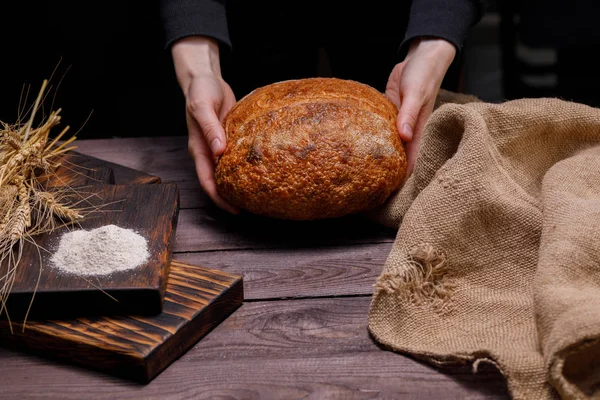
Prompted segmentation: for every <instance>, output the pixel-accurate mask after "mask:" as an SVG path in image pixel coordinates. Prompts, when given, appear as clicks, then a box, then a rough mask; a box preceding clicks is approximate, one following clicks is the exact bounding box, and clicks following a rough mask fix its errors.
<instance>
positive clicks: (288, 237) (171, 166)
mask: <svg viewBox="0 0 600 400" xmlns="http://www.w3.org/2000/svg"><path fill="white" fill-rule="evenodd" d="M77 144H78V146H79V148H78V151H79V152H81V153H83V154H88V155H90V156H93V157H98V158H100V159H104V160H107V161H110V162H113V163H116V164H120V165H123V166H126V167H129V168H134V169H137V170H140V171H143V172H146V173H149V174H152V175H156V176H158V177H160V178H161V180H162V182H174V183H177V185H178V187H179V189H180V200H181V208H182V209H181V211H180V214H179V222H178V229H177V236H176V240H175V247H174V257H175V258H176V259H178V260H181V261H185V262H189V263H192V264H197V265H203V266H206V267H209V268H215V269H219V270H222V271H225V272H230V273H236V274H241V275H243V277H244V293H245V295H244V298H245V302H244V304H243V305H242V307H241V308H239V309H238V310H237V311H236V312H234V313H233V314H232V315H231V316H230V317H229V318H227V319H226V320H225V321H224V322H223V323H221V324H220V325H219V326H218V327H217V328H216V329H214V330H213V331H212V332H210V333H209V334H208V335H207V336H206V337H204V338H203V339H202V340H201V341H200V342H198V343H197V344H196V345H195V346H194V347H193V348H192V349H190V350H189V351H188V352H187V353H185V354H184V355H183V356H182V357H181V358H180V359H179V360H177V361H175V362H174V363H173V364H172V365H171V366H170V367H169V368H167V369H166V370H165V371H164V372H163V373H162V374H160V375H159V376H158V377H156V378H155V379H154V380H153V381H152V382H151V383H150V384H147V385H139V384H134V383H131V382H129V381H126V380H122V379H119V378H114V377H111V376H108V375H106V374H102V373H98V372H94V371H91V370H87V369H83V368H78V367H74V366H69V365H63V364H59V363H56V362H52V361H48V360H45V359H42V358H38V357H34V356H30V355H26V354H21V353H18V352H15V351H12V350H7V349H4V348H0V398H1V399H5V398H6V399H13V398H22V399H34V398H45V399H47V398H60V399H81V398H86V399H96V398H98V399H100V398H103V399H104V398H111V399H112V398H119V399H140V398H143V399H213V398H231V399H300V398H302V399H305V398H310V399H313V398H314V399H382V398H385V399H442V398H443V399H465V398H468V399H507V398H509V396H508V392H507V389H506V384H505V382H504V379H503V377H502V375H501V374H500V373H499V372H497V371H495V370H494V369H492V368H491V367H484V368H480V369H479V372H478V373H477V374H474V373H473V371H472V369H471V368H470V367H468V366H465V367H461V368H449V369H438V368H437V367H433V366H430V365H428V364H425V363H422V362H420V361H417V360H415V359H413V358H411V357H409V356H407V355H403V354H398V353H394V352H391V351H388V350H386V349H384V348H381V347H379V346H378V345H377V344H376V342H375V341H374V340H373V339H372V338H371V337H370V336H369V333H368V329H367V314H368V310H369V304H370V301H371V294H372V292H373V284H374V283H375V279H376V278H377V276H378V275H379V273H380V272H381V270H382V268H383V264H384V263H385V260H386V258H387V255H388V253H389V251H390V249H391V245H392V242H393V240H394V237H395V232H391V231H389V230H386V229H383V228H381V227H379V226H376V225H373V224H371V223H369V221H366V220H363V219H361V218H348V219H344V220H339V221H332V222H331V223H330V224H327V223H325V224H319V223H315V224H306V226H305V227H303V228H302V229H303V230H298V226H297V225H296V224H287V223H281V222H278V221H268V222H267V221H263V222H262V223H260V222H258V221H256V219H254V218H252V217H251V216H243V217H242V218H237V217H232V216H228V215H226V214H225V213H223V212H221V211H220V210H218V209H217V208H216V207H214V205H212V204H211V203H210V201H209V200H208V198H207V196H206V195H205V194H203V193H202V191H201V190H200V186H199V184H198V182H197V178H196V176H195V172H194V168H193V162H192V160H191V159H190V157H189V155H188V153H187V139H186V138H185V137H161V138H131V139H101V140H81V141H79V143H77ZM252 221H255V222H254V223H252ZM311 225H312V226H311Z"/></svg>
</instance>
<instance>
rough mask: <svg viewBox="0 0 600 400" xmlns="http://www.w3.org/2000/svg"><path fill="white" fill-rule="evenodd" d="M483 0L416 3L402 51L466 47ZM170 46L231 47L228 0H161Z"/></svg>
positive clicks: (444, 0) (419, 1)
mask: <svg viewBox="0 0 600 400" xmlns="http://www.w3.org/2000/svg"><path fill="white" fill-rule="evenodd" d="M481 3H482V0H413V2H412V5H411V10H410V18H409V23H408V27H407V29H406V34H405V36H404V41H403V44H402V46H401V47H402V48H404V47H406V44H407V43H409V42H410V40H411V39H414V38H415V37H422V36H427V37H439V38H442V39H445V40H448V41H449V42H450V43H452V44H454V45H455V46H456V48H457V51H460V49H461V48H462V45H463V42H464V40H465V38H466V36H467V33H468V31H469V28H470V27H471V26H473V25H474V24H475V23H477V22H478V21H479V19H480V18H481V16H482V14H483V5H482V4H481ZM160 7H161V16H162V19H163V24H164V27H165V39H166V45H167V46H170V45H171V44H172V43H173V42H174V41H176V40H177V39H181V38H183V37H186V36H196V35H202V36H210V37H212V38H215V39H217V40H218V41H220V42H221V43H224V44H226V45H228V46H231V41H230V39H229V33H228V30H227V17H226V11H225V0H160Z"/></svg>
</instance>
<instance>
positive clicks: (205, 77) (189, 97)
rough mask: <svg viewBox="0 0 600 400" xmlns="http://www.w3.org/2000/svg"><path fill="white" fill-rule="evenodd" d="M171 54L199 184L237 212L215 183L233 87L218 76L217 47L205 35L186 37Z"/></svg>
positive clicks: (223, 149)
mask: <svg viewBox="0 0 600 400" xmlns="http://www.w3.org/2000/svg"><path fill="white" fill-rule="evenodd" d="M172 55H173V63H174V65H175V73H176V74H177V80H178V82H179V86H180V87H181V89H182V91H183V94H184V95H185V100H186V122H187V127H188V150H189V152H190V155H191V156H192V158H193V159H194V163H195V166H196V174H197V175H198V179H199V180H200V185H201V186H202V188H203V189H204V191H205V192H206V194H208V196H209V197H210V198H211V199H212V200H213V201H214V202H215V203H216V204H217V205H218V206H219V207H221V208H222V209H224V210H227V211H229V212H231V213H234V214H237V213H238V212H239V210H238V209H237V208H236V207H234V206H232V205H231V204H229V203H228V202H227V201H226V200H225V199H223V198H222V197H221V196H219V194H218V192H217V187H216V185H215V165H216V162H217V158H218V157H219V156H220V155H221V154H223V151H225V146H226V138H225V131H224V130H223V126H222V125H221V121H222V120H223V118H224V117H225V114H226V113H227V112H228V111H229V109H230V108H231V107H233V105H234V104H235V95H234V94H233V91H232V90H231V88H230V87H229V85H228V84H227V83H226V82H225V81H224V80H223V78H222V77H221V68H220V63H219V47H218V45H217V43H216V42H215V41H214V40H212V39H209V38H204V37H199V36H193V37H187V38H184V39H181V40H179V41H177V42H176V43H175V44H174V45H173V47H172Z"/></svg>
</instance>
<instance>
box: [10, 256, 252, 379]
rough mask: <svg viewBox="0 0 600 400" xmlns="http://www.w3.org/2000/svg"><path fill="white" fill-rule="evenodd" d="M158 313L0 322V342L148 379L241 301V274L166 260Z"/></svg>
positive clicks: (98, 368)
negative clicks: (166, 272) (165, 279)
mask: <svg viewBox="0 0 600 400" xmlns="http://www.w3.org/2000/svg"><path fill="white" fill-rule="evenodd" d="M170 269H171V273H170V276H169V282H168V284H167V289H166V295H165V301H164V307H163V311H162V313H161V314H159V315H156V316H148V317H140V316H138V317H136V316H121V317H112V318H111V317H104V316H99V317H95V318H94V317H92V318H76V319H72V320H48V321H30V322H28V323H27V325H26V326H25V329H24V331H23V329H22V328H23V327H22V326H21V325H20V324H13V330H14V333H13V334H11V333H10V331H9V329H8V326H7V323H6V322H0V341H1V343H3V344H4V345H8V346H11V347H18V348H22V349H25V350H30V351H33V352H35V353H36V354H41V355H46V356H49V357H52V358H54V359H61V360H64V361H67V362H69V363H75V364H80V365H83V366H86V367H89V368H92V369H95V370H100V371H104V372H107V373H109V374H111V375H116V376H121V377H125V378H129V379H132V380H136V381H140V382H149V381H151V380H152V379H153V378H154V377H156V376H157V375H158V374H159V373H161V372H162V371H163V370H164V369H165V368H166V367H167V366H168V365H169V364H171V363H172V362H173V361H175V360H176V359H177V358H178V357H180V356H181V355H182V354H183V353H185V352H186V351H187V350H188V349H189V348H190V347H192V346H193V345H194V344H195V343H196V342H197V341H198V340H200V338H202V337H203V336H204V335H206V334H207V333H208V332H209V331H210V330H211V329H213V328H214V327H215V326H216V325H218V324H219V323H220V322H221V321H223V320H224V319H225V318H226V317H227V316H229V315H230V314H231V313H232V312H233V311H234V310H235V309H237V308H238V307H239V306H240V305H241V304H242V301H243V284H242V277H241V276H239V275H232V274H228V273H224V272H220V271H216V270H212V269H208V268H204V267H198V266H192V265H188V264H185V263H181V262H177V261H172V263H171V268H170Z"/></svg>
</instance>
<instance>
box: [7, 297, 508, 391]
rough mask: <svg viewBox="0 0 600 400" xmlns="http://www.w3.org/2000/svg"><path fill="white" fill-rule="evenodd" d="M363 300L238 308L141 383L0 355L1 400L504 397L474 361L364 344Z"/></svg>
mask: <svg viewBox="0 0 600 400" xmlns="http://www.w3.org/2000/svg"><path fill="white" fill-rule="evenodd" d="M370 301H371V299H370V297H368V296H366V297H354V298H342V299H339V298H338V299H335V298H325V299H304V300H288V301H257V302H251V303H245V304H244V305H243V306H242V307H241V308H240V309H238V310H237V311H236V312H235V313H233V314H232V315H231V316H230V317H229V318H227V319H226V320H225V321H223V322H222V323H221V324H220V325H219V326H218V327H216V328H215V330H213V331H212V332H211V333H210V334H209V335H207V336H206V337H205V338H204V339H202V340H201V341H200V342H199V343H198V344H197V345H196V346H194V347H193V348H192V349H190V350H189V351H188V352H187V353H186V354H185V355H183V356H182V357H181V358H180V359H179V360H178V361H177V362H175V363H173V364H172V365H171V366H170V367H169V368H168V369H167V370H165V371H164V372H163V373H162V374H160V375H159V376H158V377H156V379H154V380H153V381H152V382H150V383H149V384H148V385H145V386H139V385H132V384H131V383H130V382H127V381H123V380H119V379H115V378H112V377H108V376H105V375H103V374H97V373H92V372H90V371H85V370H81V369H79V368H73V367H69V366H57V365H56V364H53V363H50V362H46V361H45V360H43V359H39V358H36V357H25V356H23V355H19V354H16V353H13V352H9V351H7V350H2V349H0V360H1V361H0V365H2V367H0V368H1V372H2V373H0V388H2V390H3V391H2V393H3V394H4V396H5V397H6V398H11V399H12V398H19V399H33V398H36V396H40V394H41V393H43V395H44V396H47V398H60V399H64V400H68V399H73V400H75V399H81V398H85V399H101V398H103V399H107V398H118V399H214V398H219V399H221V398H222V399H225V398H226V399H359V400H362V399H436V400H437V399H472V400H482V399H489V400H491V399H496V400H499V399H509V398H510V397H509V396H508V393H507V390H506V384H505V381H504V378H503V377H502V375H501V374H500V373H499V372H497V371H495V370H494V369H492V368H491V367H489V366H487V365H486V364H485V363H482V364H481V365H480V366H479V372H478V373H476V374H474V373H473V370H472V368H471V366H468V365H467V366H464V367H462V368H444V369H437V368H434V367H431V366H429V365H427V364H424V363H421V362H419V361H416V360H414V359H412V358H410V357H406V356H405V355H402V354H398V353H394V352H391V351H386V350H384V349H382V348H380V347H378V346H377V344H376V343H375V342H374V341H373V340H372V339H371V338H370V337H369V333H368V330H367V314H368V310H369V304H370Z"/></svg>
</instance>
